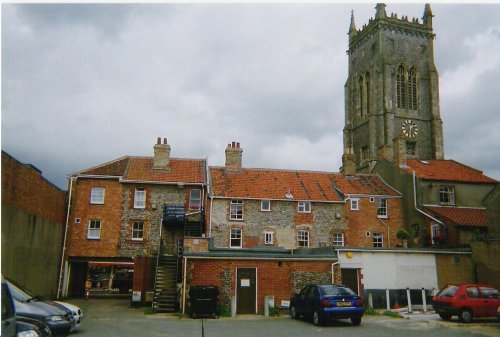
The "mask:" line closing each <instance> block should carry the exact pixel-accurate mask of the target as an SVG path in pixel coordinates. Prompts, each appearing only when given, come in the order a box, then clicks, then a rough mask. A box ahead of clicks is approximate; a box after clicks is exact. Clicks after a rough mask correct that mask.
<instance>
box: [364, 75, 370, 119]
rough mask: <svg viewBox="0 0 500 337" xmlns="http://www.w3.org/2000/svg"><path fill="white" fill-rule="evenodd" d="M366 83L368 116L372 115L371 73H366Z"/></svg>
mask: <svg viewBox="0 0 500 337" xmlns="http://www.w3.org/2000/svg"><path fill="white" fill-rule="evenodd" d="M365 83H366V110H365V112H366V115H369V114H370V73H366V76H365Z"/></svg>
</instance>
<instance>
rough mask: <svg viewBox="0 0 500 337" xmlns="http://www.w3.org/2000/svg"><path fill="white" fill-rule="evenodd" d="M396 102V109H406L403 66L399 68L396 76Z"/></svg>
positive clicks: (404, 71)
mask: <svg viewBox="0 0 500 337" xmlns="http://www.w3.org/2000/svg"><path fill="white" fill-rule="evenodd" d="M396 96H397V97H396V101H397V107H398V108H400V109H405V108H406V70H405V68H404V67H403V66H399V68H398V74H397V75H396Z"/></svg>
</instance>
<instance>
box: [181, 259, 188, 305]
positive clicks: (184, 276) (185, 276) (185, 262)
mask: <svg viewBox="0 0 500 337" xmlns="http://www.w3.org/2000/svg"><path fill="white" fill-rule="evenodd" d="M186 273H187V257H186V256H184V275H183V276H182V315H185V314H186V278H187V275H186Z"/></svg>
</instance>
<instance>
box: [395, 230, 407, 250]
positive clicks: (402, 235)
mask: <svg viewBox="0 0 500 337" xmlns="http://www.w3.org/2000/svg"><path fill="white" fill-rule="evenodd" d="M396 237H397V238H398V240H399V241H400V242H401V243H402V245H403V247H404V248H408V239H409V238H410V233H408V232H407V231H406V230H404V229H400V230H399V231H398V232H397V233H396Z"/></svg>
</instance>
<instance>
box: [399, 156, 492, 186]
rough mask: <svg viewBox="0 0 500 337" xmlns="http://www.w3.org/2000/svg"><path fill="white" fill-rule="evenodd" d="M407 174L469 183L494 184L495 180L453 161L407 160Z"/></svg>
mask: <svg viewBox="0 0 500 337" xmlns="http://www.w3.org/2000/svg"><path fill="white" fill-rule="evenodd" d="M406 165H407V166H408V169H407V170H406V171H407V172H408V173H410V174H412V173H413V171H415V175H416V176H417V178H420V179H427V180H445V181H459V182H469V183H496V182H497V181H496V180H495V179H492V178H490V177H487V176H485V175H484V174H483V172H481V171H479V170H476V169H473V168H471V167H469V166H466V165H463V164H460V163H458V162H456V161H454V160H426V161H420V160H408V162H407V163H406Z"/></svg>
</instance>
